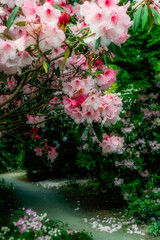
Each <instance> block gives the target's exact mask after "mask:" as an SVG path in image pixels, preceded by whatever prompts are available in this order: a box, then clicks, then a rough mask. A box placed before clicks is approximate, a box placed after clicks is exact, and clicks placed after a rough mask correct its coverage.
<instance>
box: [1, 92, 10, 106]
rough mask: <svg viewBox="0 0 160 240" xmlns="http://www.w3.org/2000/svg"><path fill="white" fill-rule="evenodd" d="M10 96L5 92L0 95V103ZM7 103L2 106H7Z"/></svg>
mask: <svg viewBox="0 0 160 240" xmlns="http://www.w3.org/2000/svg"><path fill="white" fill-rule="evenodd" d="M9 97H10V95H8V94H6V95H0V103H3V102H4V101H6V100H7V99H8V98H9ZM8 106H9V103H7V104H5V105H4V106H3V107H2V109H3V108H8Z"/></svg>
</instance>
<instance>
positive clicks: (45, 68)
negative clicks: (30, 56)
mask: <svg viewBox="0 0 160 240" xmlns="http://www.w3.org/2000/svg"><path fill="white" fill-rule="evenodd" d="M43 68H44V70H45V72H46V73H47V72H48V63H47V62H46V61H44V60H43Z"/></svg>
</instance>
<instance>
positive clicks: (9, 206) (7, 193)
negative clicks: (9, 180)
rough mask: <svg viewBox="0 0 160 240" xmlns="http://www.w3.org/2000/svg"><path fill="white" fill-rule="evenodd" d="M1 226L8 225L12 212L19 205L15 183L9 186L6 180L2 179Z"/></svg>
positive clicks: (0, 192) (0, 194)
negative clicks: (14, 187) (14, 188)
mask: <svg viewBox="0 0 160 240" xmlns="http://www.w3.org/2000/svg"><path fill="white" fill-rule="evenodd" d="M0 196H1V198H0V213H1V214H0V227H1V226H4V225H5V224H6V225H7V224H8V223H9V220H10V218H11V216H10V214H11V212H12V211H13V210H16V209H17V207H18V204H19V203H18V198H17V196H16V194H15V192H14V190H13V185H10V186H7V185H6V184H5V181H4V180H1V181H0Z"/></svg>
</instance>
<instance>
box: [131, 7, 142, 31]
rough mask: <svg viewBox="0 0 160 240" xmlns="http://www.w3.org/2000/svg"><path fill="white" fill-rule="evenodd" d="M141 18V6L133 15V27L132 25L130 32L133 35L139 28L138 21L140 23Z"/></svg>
mask: <svg viewBox="0 0 160 240" xmlns="http://www.w3.org/2000/svg"><path fill="white" fill-rule="evenodd" d="M141 16H142V6H140V7H139V8H138V9H137V11H136V13H135V15H134V19H133V25H132V30H133V33H135V32H136V31H137V29H138V27H139V24H140V21H141Z"/></svg>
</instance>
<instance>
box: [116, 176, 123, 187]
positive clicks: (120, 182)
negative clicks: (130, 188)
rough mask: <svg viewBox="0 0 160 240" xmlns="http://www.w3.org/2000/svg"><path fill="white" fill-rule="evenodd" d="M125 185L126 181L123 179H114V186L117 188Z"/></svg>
mask: <svg viewBox="0 0 160 240" xmlns="http://www.w3.org/2000/svg"><path fill="white" fill-rule="evenodd" d="M123 183H124V179H122V178H115V179H114V184H115V185H116V186H117V187H120V186H121V185H122V184H123Z"/></svg>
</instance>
